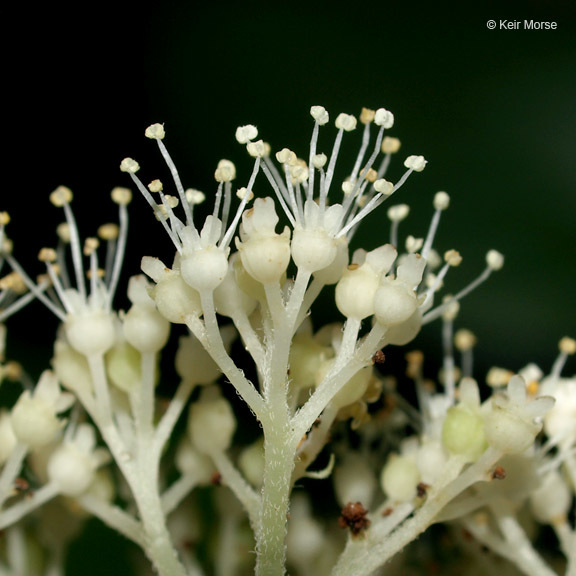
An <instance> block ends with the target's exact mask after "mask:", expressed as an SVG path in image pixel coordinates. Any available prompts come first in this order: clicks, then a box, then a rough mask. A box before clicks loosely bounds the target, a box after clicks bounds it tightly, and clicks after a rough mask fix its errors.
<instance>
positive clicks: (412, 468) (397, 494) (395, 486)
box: [380, 454, 420, 502]
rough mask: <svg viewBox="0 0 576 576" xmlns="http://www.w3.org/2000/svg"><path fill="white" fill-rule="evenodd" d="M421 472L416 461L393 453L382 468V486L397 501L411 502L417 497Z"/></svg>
mask: <svg viewBox="0 0 576 576" xmlns="http://www.w3.org/2000/svg"><path fill="white" fill-rule="evenodd" d="M419 482H420V472H419V471H418V466H417V465H416V462H415V461H414V460H412V459H411V458H408V457H407V456H401V455H397V454H392V456H390V458H389V459H388V462H387V463H386V466H384V468H383V469H382V473H381V475H380V486H381V487H382V490H383V491H384V493H385V494H386V495H387V496H388V498H390V499H391V500H394V501H396V502H409V501H410V500H413V499H414V498H415V497H416V494H417V487H418V483H419Z"/></svg>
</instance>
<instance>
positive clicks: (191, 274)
mask: <svg viewBox="0 0 576 576" xmlns="http://www.w3.org/2000/svg"><path fill="white" fill-rule="evenodd" d="M227 271H228V259H227V258H226V254H225V253H224V252H223V251H222V250H220V249H219V248H217V247H216V246H207V247H206V248H200V249H198V250H194V251H192V252H190V253H188V254H186V253H184V254H183V255H182V259H181V261H180V274H181V275H182V279H183V280H184V282H186V284H188V285H189V286H192V288H194V290H197V291H198V292H204V291H209V292H211V291H212V290H214V289H215V288H216V286H218V285H219V284H220V283H221V282H222V280H224V277H225V276H226V272H227Z"/></svg>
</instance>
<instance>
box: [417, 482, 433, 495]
mask: <svg viewBox="0 0 576 576" xmlns="http://www.w3.org/2000/svg"><path fill="white" fill-rule="evenodd" d="M428 488H430V485H429V484H425V483H424V482H420V483H419V484H418V486H416V494H418V498H424V496H426V493H427V492H428Z"/></svg>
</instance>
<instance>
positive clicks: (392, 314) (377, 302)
mask: <svg viewBox="0 0 576 576" xmlns="http://www.w3.org/2000/svg"><path fill="white" fill-rule="evenodd" d="M417 308H418V300H417V299H416V294H415V293H414V291H412V290H409V289H408V288H407V287H406V286H405V285H404V284H399V283H396V282H394V281H385V282H384V283H383V284H381V285H380V287H379V288H378V290H377V291H376V294H375V296H374V315H375V316H376V320H377V321H378V322H379V323H380V324H383V325H384V326H397V325H398V324H402V323H403V322H406V320H408V319H409V318H410V317H411V316H412V315H413V314H414V312H416V309H417Z"/></svg>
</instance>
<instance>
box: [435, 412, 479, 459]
mask: <svg viewBox="0 0 576 576" xmlns="http://www.w3.org/2000/svg"><path fill="white" fill-rule="evenodd" d="M442 443H443V444H444V446H445V447H446V449H447V450H448V451H449V452H451V453H452V454H458V455H462V456H465V457H466V458H467V459H468V460H469V461H470V462H474V461H475V460H476V459H477V458H478V457H479V456H480V455H481V454H482V453H483V452H484V450H485V449H486V436H485V435H484V421H483V420H482V417H481V416H480V414H476V413H475V412H472V411H470V410H467V409H466V408H465V407H463V406H455V407H453V408H450V409H449V410H448V413H447V415H446V418H445V419H444V424H443V426H442Z"/></svg>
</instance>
